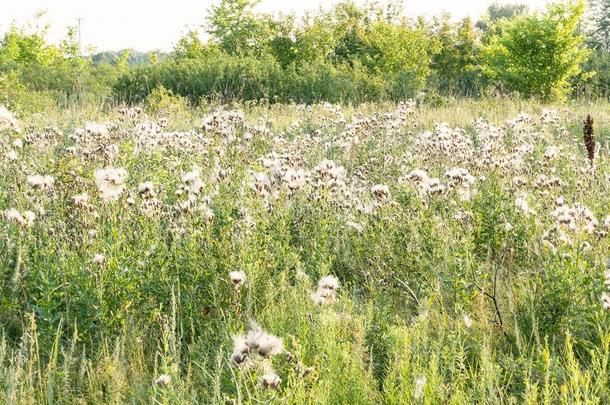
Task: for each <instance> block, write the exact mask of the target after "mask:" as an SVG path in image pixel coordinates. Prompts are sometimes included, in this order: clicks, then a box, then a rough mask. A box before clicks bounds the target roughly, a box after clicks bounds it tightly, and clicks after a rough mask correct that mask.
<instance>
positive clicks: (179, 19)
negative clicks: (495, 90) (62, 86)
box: [0, 0, 549, 51]
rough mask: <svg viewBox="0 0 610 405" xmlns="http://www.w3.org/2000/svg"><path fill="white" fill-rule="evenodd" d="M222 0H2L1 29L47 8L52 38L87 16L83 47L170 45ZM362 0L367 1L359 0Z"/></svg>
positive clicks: (469, 2)
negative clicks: (78, 19)
mask: <svg viewBox="0 0 610 405" xmlns="http://www.w3.org/2000/svg"><path fill="white" fill-rule="evenodd" d="M218 1H219V0H169V1H157V0H0V34H3V33H4V32H5V31H6V30H7V29H8V27H10V25H11V23H12V22H16V23H17V24H18V25H20V26H21V25H24V24H26V23H27V22H28V21H31V20H32V17H33V15H34V14H35V13H36V12H37V11H46V16H45V17H44V18H43V21H44V22H46V23H50V24H51V26H50V29H49V34H48V40H49V41H51V42H54V43H57V42H59V40H60V39H61V38H63V37H64V36H65V33H66V27H67V26H69V25H76V19H77V18H78V17H81V18H82V41H83V46H93V47H94V48H95V49H96V50H97V51H104V50H119V49H123V48H135V49H137V50H141V51H148V50H162V51H168V50H171V49H172V47H173V44H175V43H176V41H177V40H178V38H179V37H180V35H181V34H182V33H183V32H185V31H186V30H188V29H192V28H199V27H200V26H201V24H202V22H203V21H204V18H205V16H206V14H207V10H208V9H209V7H210V6H211V5H213V4H216V3H217V2H218ZM548 1H549V0H513V1H510V0H509V1H506V0H500V1H498V2H500V3H515V2H518V3H525V4H528V5H529V6H530V7H531V8H541V7H543V6H544V4H545V3H546V2H548ZM336 2H337V0H300V1H291V0H262V1H261V2H260V4H259V6H258V7H257V9H258V10H260V11H264V12H271V13H275V12H283V13H296V14H299V15H300V14H302V13H303V12H304V11H306V10H315V9H317V8H318V7H319V6H320V5H322V6H323V7H324V8H328V7H329V6H330V5H332V4H333V3H336ZM358 2H359V3H360V2H362V1H358ZM491 2H492V1H491V0H403V3H404V5H405V11H406V13H407V14H408V15H420V14H423V15H433V14H437V13H441V12H444V11H447V12H449V13H451V14H452V15H453V16H454V17H455V18H462V17H465V16H467V15H469V16H471V17H473V18H477V17H479V16H480V15H481V14H483V12H484V11H485V9H486V8H487V6H488V5H489V4H490V3H491Z"/></svg>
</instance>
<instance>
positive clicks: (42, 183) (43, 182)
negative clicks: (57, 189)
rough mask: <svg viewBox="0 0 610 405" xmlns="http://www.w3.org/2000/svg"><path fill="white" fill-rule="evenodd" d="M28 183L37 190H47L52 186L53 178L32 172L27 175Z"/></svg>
mask: <svg viewBox="0 0 610 405" xmlns="http://www.w3.org/2000/svg"><path fill="white" fill-rule="evenodd" d="M27 182H28V185H29V186H30V187H32V188H34V189H37V190H48V189H50V188H51V187H53V183H55V178H54V177H53V176H48V175H40V174H34V175H31V176H28V177H27Z"/></svg>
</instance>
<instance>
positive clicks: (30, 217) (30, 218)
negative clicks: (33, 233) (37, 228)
mask: <svg viewBox="0 0 610 405" xmlns="http://www.w3.org/2000/svg"><path fill="white" fill-rule="evenodd" d="M23 218H24V219H25V222H26V225H27V226H32V225H33V224H34V221H35V220H36V214H34V213H33V212H32V211H24V213H23Z"/></svg>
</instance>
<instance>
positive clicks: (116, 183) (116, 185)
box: [94, 168, 127, 202]
mask: <svg viewBox="0 0 610 405" xmlns="http://www.w3.org/2000/svg"><path fill="white" fill-rule="evenodd" d="M94 176H95V182H96V183H97V187H98V189H99V192H100V197H101V198H102V201H103V202H111V201H116V200H118V199H119V197H121V194H122V193H123V191H124V190H125V178H126V177H127V171H126V170H125V169H123V168H116V169H115V168H106V169H98V170H96V171H95V173H94Z"/></svg>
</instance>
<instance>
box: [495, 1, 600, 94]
mask: <svg viewBox="0 0 610 405" xmlns="http://www.w3.org/2000/svg"><path fill="white" fill-rule="evenodd" d="M584 10H585V6H584V3H583V2H566V3H558V4H550V5H548V6H547V10H546V13H545V14H543V15H538V14H530V15H525V16H520V17H516V18H515V19H513V20H502V21H501V22H500V24H501V25H502V27H501V28H502V29H501V33H500V34H499V35H494V36H493V37H491V38H490V40H489V43H488V44H487V45H486V46H485V47H484V50H483V60H484V69H485V72H486V73H487V74H488V75H489V77H490V78H491V79H492V80H494V81H495V82H496V83H497V84H498V85H500V86H501V87H502V88H504V89H506V90H509V91H513V92H518V93H519V94H521V95H522V96H525V97H539V98H541V99H544V100H550V99H563V98H565V96H566V95H567V93H568V92H569V90H570V79H571V78H573V77H575V76H577V75H578V74H579V73H580V72H581V65H582V63H583V62H584V61H585V60H586V58H587V55H588V50H587V49H585V48H584V47H583V44H584V42H585V38H584V37H583V36H582V35H579V34H578V31H577V30H578V25H579V22H580V19H581V17H582V15H583V13H584Z"/></svg>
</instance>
